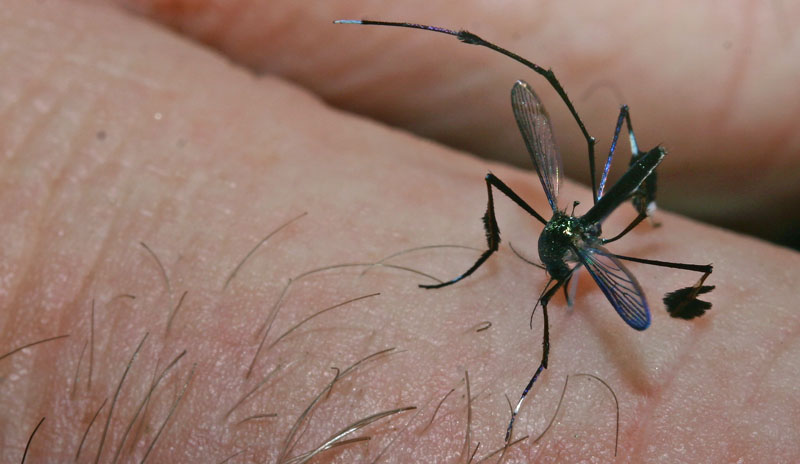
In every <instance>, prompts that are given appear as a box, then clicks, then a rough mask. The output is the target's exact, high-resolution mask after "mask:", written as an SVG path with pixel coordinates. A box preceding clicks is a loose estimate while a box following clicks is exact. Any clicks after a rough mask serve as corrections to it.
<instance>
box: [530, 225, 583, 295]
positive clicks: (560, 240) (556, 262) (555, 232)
mask: <svg viewBox="0 0 800 464" xmlns="http://www.w3.org/2000/svg"><path fill="white" fill-rule="evenodd" d="M585 236H586V230H585V227H584V226H583V224H582V223H581V221H580V220H579V219H578V218H576V217H575V216H569V215H567V214H566V213H564V212H561V211H558V212H556V213H554V214H553V217H552V218H551V219H550V221H549V222H548V223H547V225H545V226H544V230H543V231H542V234H541V235H540V236H539V259H540V260H541V261H542V263H543V264H544V265H545V268H546V269H547V273H548V274H550V276H551V277H552V278H554V279H556V280H562V279H566V278H567V277H568V276H569V274H570V272H571V271H570V267H569V266H568V265H567V262H568V261H577V259H578V257H577V256H576V255H575V251H574V250H575V249H576V248H577V247H579V246H580V244H581V243H582V242H583V241H584V240H585Z"/></svg>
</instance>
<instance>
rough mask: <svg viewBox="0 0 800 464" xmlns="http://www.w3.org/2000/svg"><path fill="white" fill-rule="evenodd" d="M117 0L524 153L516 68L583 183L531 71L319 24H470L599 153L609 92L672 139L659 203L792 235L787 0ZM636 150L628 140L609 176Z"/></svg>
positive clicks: (488, 145)
mask: <svg viewBox="0 0 800 464" xmlns="http://www.w3.org/2000/svg"><path fill="white" fill-rule="evenodd" d="M122 4H123V5H124V6H125V7H127V8H130V9H131V10H133V11H136V12H139V13H141V14H144V15H147V16H148V17H150V18H152V19H154V20H156V21H159V22H162V23H164V24H166V25H168V26H169V27H172V28H173V29H175V30H176V31H178V32H180V33H181V34H185V35H187V36H189V37H192V38H194V39H195V40H199V41H201V42H203V43H205V44H207V45H209V46H211V47H213V48H216V49H219V50H220V51H221V52H222V53H224V54H225V55H226V56H228V57H230V58H231V59H232V60H234V61H236V62H237V63H239V64H242V65H245V66H247V67H250V68H252V69H254V70H256V71H257V72H262V73H270V74H276V75H280V76H284V77H286V78H288V79H290V80H293V81H295V82H297V83H299V84H301V85H302V86H304V87H307V88H309V89H311V90H312V91H314V92H315V93H317V94H318V95H319V96H321V97H322V98H323V99H325V100H326V101H327V102H329V103H330V104H332V105H334V106H338V107H341V108H343V109H346V110H348V111H353V112H357V113H361V114H364V115H367V116H370V117H373V118H376V119H378V120H381V121H385V122H386V123H387V124H390V125H393V126H397V127H402V128H405V129H408V130H410V131H412V132H414V133H416V134H419V135H421V136H423V137H426V138H431V139H433V140H437V141H439V142H442V143H444V144H447V145H450V146H453V147H455V148H458V149H460V150H464V151H467V152H470V153H474V154H477V155H479V156H482V157H486V158H489V159H495V160H502V161H505V162H508V163H510V164H513V165H516V166H520V167H524V168H531V162H530V160H529V159H528V155H527V153H526V151H525V148H524V146H523V144H522V141H521V138H520V136H519V134H518V133H517V127H516V124H515V123H514V121H513V117H512V115H511V111H509V105H508V92H509V89H510V87H511V84H512V83H513V82H514V81H515V80H516V79H519V78H523V79H525V80H527V81H529V82H530V83H531V84H532V85H533V87H534V89H536V91H537V92H538V93H539V95H540V97H541V98H542V100H543V101H544V103H545V106H546V107H547V109H548V111H549V112H550V115H551V117H552V119H553V124H554V127H555V133H556V138H557V144H558V146H559V147H560V150H561V152H562V155H563V157H564V160H565V167H566V171H567V177H570V178H572V179H576V180H578V181H580V182H583V183H584V184H586V185H588V184H589V182H590V181H589V172H588V168H587V160H586V144H585V141H584V139H583V137H582V136H581V134H580V132H579V130H578V127H577V125H576V124H575V122H574V120H572V117H571V116H570V114H569V113H568V112H567V110H566V108H565V107H564V105H563V103H562V102H561V101H560V99H559V98H558V96H557V95H556V94H555V92H554V91H553V90H552V89H551V88H550V86H549V84H548V83H547V82H546V81H545V80H544V79H543V78H541V77H540V76H538V75H535V74H534V73H533V72H531V71H529V70H526V69H525V68H524V67H523V66H522V65H520V64H518V63H515V62H513V61H512V60H510V59H508V58H506V57H503V56H500V55H499V54H497V53H495V52H492V51H490V50H487V49H483V48H478V47H474V46H467V45H460V44H458V43H457V42H456V39H455V38H453V37H448V36H444V35H439V34H433V33H430V32H424V31H412V30H402V29H397V28H386V27H381V28H379V27H374V26H344V25H343V26H334V25H331V24H329V23H330V21H331V20H332V19H342V18H349V19H362V18H367V19H382V20H392V21H408V22H419V23H423V24H429V25H436V26H442V27H446V28H451V29H459V28H464V29H468V30H470V31H471V32H474V33H476V34H478V35H480V36H482V37H483V38H485V39H486V40H489V41H491V42H494V43H496V44H498V45H500V46H502V47H504V48H507V49H509V50H511V51H514V52H516V53H517V54H519V55H521V56H523V57H525V58H528V59H530V60H531V61H533V62H534V63H537V64H539V65H541V66H543V67H545V68H551V69H553V70H554V72H555V73H556V76H557V77H558V79H559V80H560V81H561V83H562V85H563V87H564V88H565V89H566V90H567V92H568V93H569V96H570V98H571V99H572V101H573V103H574V104H575V106H576V108H577V110H578V112H579V114H580V115H581V117H582V118H583V120H584V121H585V123H586V126H587V129H588V130H589V133H590V134H591V135H593V136H594V137H595V138H597V139H598V145H597V149H596V156H597V159H598V166H600V165H602V162H603V161H604V160H605V155H606V153H607V150H608V147H609V143H610V140H611V136H612V132H613V129H614V124H615V121H616V116H617V114H618V111H619V106H620V105H621V104H623V103H625V104H628V105H629V106H630V108H631V115H632V119H633V125H634V127H635V129H636V134H637V137H638V140H639V144H640V145H641V148H642V149H648V148H651V147H652V146H654V145H656V144H662V145H664V146H665V147H666V148H667V149H668V151H669V157H668V158H667V159H666V160H665V162H664V163H663V164H662V165H661V166H660V167H659V171H658V174H659V176H660V178H659V181H660V182H659V188H658V203H659V206H660V207H661V208H664V209H667V210H670V211H675V212H678V213H681V214H684V215H687V216H689V217H692V218H695V219H698V220H700V221H704V222H708V223H711V224H716V225H719V226H722V227H726V228H729V229H732V230H737V231H740V232H744V233H747V234H751V235H755V236H757V237H761V238H763V239H766V240H770V241H773V242H775V243H779V244H783V245H787V246H791V247H794V248H798V247H800V233H798V232H797V231H798V226H800V208H798V207H797V202H798V201H799V200H800V135H798V131H797V130H796V127H797V121H798V120H799V119H800V99H798V98H797V97H796V92H795V88H796V83H797V82H798V78H800V66H799V65H798V60H797V57H798V56H800V39H799V38H798V34H797V32H796V31H797V28H796V27H795V25H796V22H797V18H798V11H797V9H798V6H797V5H796V4H791V3H788V2H764V3H756V4H752V3H747V2H739V3H736V4H729V5H727V6H726V7H725V8H724V9H720V8H719V7H718V6H715V5H711V4H703V3H701V4H696V3H693V2H678V3H670V4H659V5H642V4H640V3H637V2H624V1H620V2H614V3H612V4H608V3H604V4H591V5H589V4H586V3H585V2H510V3H508V2H507V3H504V5H503V7H502V8H498V7H497V6H496V5H494V4H491V3H483V2H466V3H464V2H458V3H453V2H437V3H434V4H429V3H428V2H412V3H407V2H404V4H403V5H397V6H394V7H390V8H387V7H386V6H385V5H373V4H371V3H369V2H332V3H326V8H308V7H305V6H301V5H296V4H294V3H293V2H289V1H270V2H260V1H257V0H253V1H247V2H236V3H231V2H214V1H205V2H203V1H200V2H197V1H192V2H186V1H166V0H157V1H147V0H140V1H130V0H129V1H123V2H122ZM456 5H457V7H456ZM628 154H629V151H628V148H627V142H626V141H625V140H624V139H623V140H622V142H621V144H620V149H619V150H618V151H617V155H616V157H615V164H614V167H613V168H612V170H611V172H612V174H611V180H612V182H613V180H614V179H615V178H617V177H618V176H619V175H621V173H622V172H624V169H625V166H627V162H628ZM598 175H599V174H598Z"/></svg>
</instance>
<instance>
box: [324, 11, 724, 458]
mask: <svg viewBox="0 0 800 464" xmlns="http://www.w3.org/2000/svg"><path fill="white" fill-rule="evenodd" d="M335 23H337V24H361V25H375V26H395V27H404V28H411V29H422V30H427V31H432V32H438V33H442V34H448V35H452V36H455V37H456V38H458V39H459V40H460V41H461V42H464V43H467V44H471V45H478V46H482V47H486V48H489V49H491V50H494V51H496V52H498V53H501V54H503V55H505V56H507V57H509V58H511V59H513V60H515V61H517V62H519V63H521V64H523V65H525V66H526V67H528V68H530V69H531V70H533V71H534V72H536V73H537V74H539V75H541V76H543V77H544V78H545V79H547V81H548V83H549V84H550V85H551V87H553V89H554V90H555V91H556V93H558V95H559V97H561V100H562V101H563V102H564V104H565V105H566V106H567V109H569V112H570V114H571V115H572V117H573V118H574V119H575V121H576V123H577V124H578V127H579V128H580V130H581V133H582V134H583V136H584V138H585V139H586V143H587V146H588V154H589V171H590V175H591V185H592V198H593V201H594V204H593V205H592V207H591V208H590V209H589V211H587V212H586V213H585V214H584V215H582V216H575V215H574V212H575V206H576V205H577V204H578V203H577V202H575V203H573V206H572V212H571V213H570V214H568V213H567V210H566V209H563V210H562V209H560V208H559V205H558V190H559V186H560V184H561V179H562V176H563V167H562V162H561V156H560V154H559V152H558V149H557V148H556V144H555V140H554V138H553V130H552V125H551V122H550V117H549V116H548V114H547V111H546V110H545V108H544V106H543V105H542V102H541V101H540V100H539V98H538V97H537V96H536V93H535V92H534V91H533V89H532V88H531V86H530V85H529V84H527V83H526V82H524V81H522V80H518V81H517V82H516V83H514V85H513V87H512V88H511V108H512V110H513V112H514V118H515V119H516V121H517V125H518V126H519V130H520V132H521V133H522V138H523V140H524V141H525V146H526V147H527V150H528V153H529V154H530V157H531V160H532V161H533V165H534V167H535V168H536V172H537V173H538V176H539V180H540V181H541V183H542V188H543V189H544V193H545V196H546V197H547V201H548V203H549V204H550V208H551V209H552V216H551V217H550V220H546V219H545V218H544V217H543V216H542V215H541V214H539V213H538V212H537V211H536V210H534V209H533V208H532V207H531V206H530V205H528V203H526V202H525V200H523V199H522V198H521V197H520V196H519V195H517V194H516V193H515V192H514V191H513V190H511V188H509V187H508V186H507V185H506V184H505V183H503V181H501V180H500V179H499V178H497V177H496V176H495V175H494V174H492V173H491V172H490V173H488V174H487V175H486V177H485V182H486V192H487V204H486V213H485V214H484V216H483V224H484V229H485V231H486V241H487V249H486V251H484V252H483V253H482V254H481V256H480V257H479V258H478V259H477V261H475V263H474V264H473V265H472V266H471V267H470V268H469V269H467V270H466V271H465V272H463V273H462V274H461V275H459V276H458V277H455V278H454V279H452V280H449V281H446V282H443V283H440V284H436V285H420V287H422V288H441V287H445V286H448V285H452V284H454V283H456V282H458V281H460V280H462V279H464V278H465V277H468V276H469V275H471V274H472V273H473V272H475V271H476V270H477V269H478V268H479V267H481V265H482V264H483V263H484V262H486V260H487V259H489V257H490V256H491V255H492V254H493V253H494V252H496V251H497V250H498V247H499V244H500V229H499V227H498V225H497V219H496V217H495V212H494V199H493V196H492V188H495V189H497V190H499V191H500V192H502V193H503V194H505V195H506V196H507V197H508V198H510V199H511V200H512V201H513V202H514V203H516V204H517V205H518V206H519V207H520V208H522V209H523V210H525V211H526V212H527V213H528V214H530V215H531V216H533V217H534V218H536V219H537V220H538V221H539V222H541V223H542V224H543V225H544V230H543V231H542V233H541V235H539V243H538V248H539V259H540V260H541V262H542V265H543V267H544V269H545V270H546V272H547V274H548V275H549V277H550V279H549V280H548V282H547V284H546V285H545V288H544V289H543V290H542V292H541V294H540V295H539V298H538V299H537V302H536V305H535V306H534V311H535V310H536V308H537V307H538V306H539V305H541V306H542V317H543V326H544V330H543V335H542V359H541V361H540V363H539V366H538V368H537V369H536V371H535V372H534V374H533V376H532V377H531V379H530V381H529V382H528V384H527V385H526V386H525V388H524V389H523V391H522V395H520V399H519V401H518V402H517V404H516V406H515V407H514V408H513V410H512V413H511V420H510V421H509V424H508V428H507V429H506V436H505V440H506V442H508V441H509V440H510V439H511V433H512V430H513V426H514V420H515V419H516V417H517V414H518V413H519V410H520V407H521V406H522V403H523V401H524V400H525V397H526V396H527V395H528V393H529V392H530V390H531V388H532V387H533V384H534V383H535V382H536V380H537V379H538V378H539V375H540V374H541V373H542V371H543V370H544V369H546V368H547V362H548V355H549V352H550V332H549V322H548V318H547V305H548V303H549V302H550V299H551V298H553V296H554V295H555V294H556V292H557V291H558V290H559V289H560V288H562V287H563V288H564V290H565V293H567V292H566V288H567V286H568V284H569V282H570V280H571V279H572V278H573V277H574V276H575V272H576V271H577V270H578V269H579V268H581V267H583V268H586V270H587V271H588V272H589V274H590V275H591V276H592V278H593V279H594V281H595V282H596V283H597V286H598V287H600V290H601V291H602V292H603V294H604V295H605V296H606V298H607V299H608V301H609V303H611V305H612V306H613V307H614V309H615V310H616V311H617V313H618V314H619V315H620V317H622V320H623V321H625V322H626V323H627V324H628V325H629V326H631V327H632V328H634V329H636V330H645V329H646V328H647V327H649V326H650V322H651V318H650V307H649V305H648V303H647V299H646V298H645V293H644V291H643V290H642V287H641V285H640V284H639V282H638V281H637V280H636V277H635V276H634V275H633V274H632V273H631V272H630V271H629V270H628V269H627V268H626V267H625V265H623V264H622V261H632V262H636V263H642V264H649V265H653V266H660V267H667V268H672V269H681V270H686V271H693V272H698V273H702V276H701V277H700V278H699V279H698V281H697V282H696V283H695V284H694V285H691V286H689V287H684V288H680V289H678V290H675V291H673V292H670V293H667V294H666V295H665V296H664V298H663V301H664V305H665V306H666V309H667V311H668V312H669V314H670V315H671V316H672V317H675V318H680V319H687V320H688V319H693V318H696V317H699V316H702V315H703V314H704V313H705V312H706V311H707V310H708V309H710V308H711V303H709V302H707V301H703V300H700V299H699V298H698V297H699V295H701V294H705V293H708V292H710V291H711V290H713V289H714V286H713V285H703V284H704V283H705V280H706V278H708V276H709V275H711V272H712V271H713V267H712V265H711V264H706V265H700V264H686V263H676V262H668V261H657V260H652V259H643V258H634V257H630V256H623V255H618V254H615V253H612V252H611V251H609V250H607V249H606V248H605V245H606V244H608V243H611V242H614V241H616V240H619V239H620V238H622V237H623V236H625V235H626V234H627V233H628V232H630V231H631V230H633V228H634V227H636V226H637V225H638V224H639V223H641V222H642V221H643V220H644V219H645V218H647V217H648V215H650V214H652V212H653V210H654V208H655V195H656V183H655V175H656V173H655V170H656V168H657V167H658V165H659V164H660V163H661V162H662V161H663V159H664V157H665V156H666V155H667V151H666V149H664V148H663V147H661V146H656V147H655V148H653V149H651V150H648V151H640V150H639V145H638V144H637V142H636V137H635V135H634V132H633V126H632V124H631V118H630V112H629V109H628V107H627V106H626V105H623V106H622V107H621V109H620V112H619V117H618V118H617V123H616V126H615V128H614V136H613V138H612V143H611V148H610V149H609V153H608V157H607V159H606V163H605V165H604V167H603V172H602V174H601V177H600V182H599V185H598V184H597V183H596V174H595V154H594V146H595V142H596V139H595V138H594V137H592V136H590V135H589V133H588V131H587V130H586V126H585V125H584V123H583V121H582V120H581V118H580V116H579V115H578V113H577V111H576V110H575V107H574V106H573V104H572V102H571V101H570V99H569V97H567V94H566V92H565V91H564V89H563V87H562V86H561V84H560V83H559V81H558V79H556V76H555V74H554V73H553V72H552V70H550V69H544V68H542V67H540V66H539V65H537V64H534V63H533V62H531V61H528V60H526V59H525V58H522V57H521V56H519V55H517V54H515V53H513V52H511V51H508V50H506V49H504V48H501V47H499V46H497V45H495V44H493V43H491V42H488V41H486V40H484V39H482V38H481V37H479V36H477V35H475V34H473V33H471V32H468V31H465V30H461V31H454V30H449V29H444V28H441V27H435V26H425V25H421V24H413V23H405V22H388V21H370V20H339V21H335ZM623 124H625V126H626V128H627V131H628V136H629V140H630V145H631V152H632V156H631V162H630V165H629V167H628V169H627V171H626V172H625V173H624V174H623V175H622V177H620V179H619V180H618V181H617V182H616V183H614V185H612V186H611V187H610V188H609V189H608V191H607V192H604V190H605V186H606V181H607V180H608V173H609V168H610V165H611V160H612V158H613V156H614V151H615V149H616V146H617V141H618V138H619V134H620V132H621V130H622V126H623ZM629 200H630V201H632V203H633V205H634V208H635V209H636V211H637V212H638V215H637V217H636V218H635V219H634V220H633V221H631V223H630V224H629V225H628V226H627V227H625V229H623V230H622V232H620V233H619V234H617V235H615V236H613V237H611V238H603V237H602V224H603V221H605V219H606V218H607V217H608V216H609V215H610V214H611V213H612V212H614V211H615V210H616V209H617V208H618V207H619V206H620V205H621V204H622V203H625V202H627V201H629ZM567 301H568V303H569V302H571V297H570V295H569V293H567Z"/></svg>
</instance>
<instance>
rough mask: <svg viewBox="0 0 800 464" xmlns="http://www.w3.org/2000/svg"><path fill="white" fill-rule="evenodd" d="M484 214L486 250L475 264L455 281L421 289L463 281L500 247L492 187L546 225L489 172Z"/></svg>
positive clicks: (537, 214) (430, 286)
mask: <svg viewBox="0 0 800 464" xmlns="http://www.w3.org/2000/svg"><path fill="white" fill-rule="evenodd" d="M485 181H486V196H487V201H486V213H484V215H483V228H484V230H486V245H487V249H486V251H484V252H483V253H482V254H481V256H480V257H479V258H478V260H477V261H475V264H473V265H472V267H470V268H469V269H467V270H466V271H465V272H464V273H463V274H461V275H460V276H458V277H456V278H455V279H452V280H449V281H447V282H442V283H440V284H434V285H423V284H420V287H421V288H441V287H446V286H448V285H452V284H454V283H456V282H458V281H459V280H461V279H463V278H464V277H467V276H469V275H470V274H472V273H473V272H475V270H477V269H478V268H479V267H481V265H482V264H483V263H484V262H486V260H487V259H489V256H491V255H492V253H494V252H495V251H497V249H498V247H499V246H500V228H499V227H498V226H497V218H496V217H495V214H494V198H493V197H492V187H495V188H496V189H497V190H500V191H501V192H503V193H504V194H505V195H506V196H507V197H509V198H511V200H512V201H514V203H516V204H517V205H519V207H520V208H522V209H524V210H525V211H526V212H528V214H530V215H531V216H533V217H535V218H536V219H538V220H539V222H541V223H542V224H547V221H545V219H544V218H543V217H542V216H541V215H540V214H539V213H537V212H536V210H534V209H533V208H532V207H531V206H530V205H529V204H527V203H526V202H525V200H523V199H522V198H520V196H519V195H517V194H516V193H514V191H513V190H511V188H509V187H508V186H507V185H506V184H504V183H503V181H501V180H500V179H498V178H497V177H495V175H494V174H492V173H491V172H490V173H488V174H486V178H485Z"/></svg>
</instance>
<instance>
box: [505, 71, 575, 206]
mask: <svg viewBox="0 0 800 464" xmlns="http://www.w3.org/2000/svg"><path fill="white" fill-rule="evenodd" d="M511 108H512V109H513V110H514V118H515V119H516V120H517V125H518V126H519V131H520V132H521V133H522V138H523V139H525V146H526V147H528V153H530V155H531V160H532V161H533V165H534V166H535V167H536V172H537V173H538V174H539V180H540V181H542V187H543V188H544V193H545V195H547V201H549V202H550V207H551V208H553V211H558V204H557V199H558V186H559V183H560V181H561V175H562V172H563V170H564V168H563V166H562V164H561V155H559V154H558V150H557V149H556V142H555V140H554V139H553V129H552V127H551V125H550V117H549V116H548V115H547V111H546V110H545V109H544V105H542V102H541V101H539V97H537V96H536V94H535V93H533V89H531V87H530V86H529V85H528V83H527V82H525V81H517V82H515V83H514V87H512V88H511Z"/></svg>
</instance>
